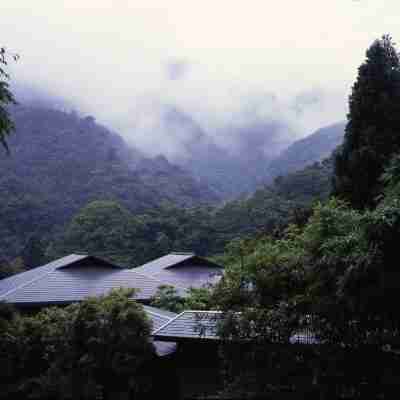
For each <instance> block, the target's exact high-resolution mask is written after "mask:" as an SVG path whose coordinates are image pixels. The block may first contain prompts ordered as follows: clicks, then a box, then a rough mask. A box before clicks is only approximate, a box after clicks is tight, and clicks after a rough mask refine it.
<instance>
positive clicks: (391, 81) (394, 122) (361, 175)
mask: <svg viewBox="0 0 400 400" xmlns="http://www.w3.org/2000/svg"><path fill="white" fill-rule="evenodd" d="M366 57H367V58H366V60H365V62H364V63H363V64H362V65H361V66H360V67H359V69H358V77H357V80H356V82H355V83H354V85H353V88H352V93H351V95H350V99H349V114H348V123H347V126H346V134H345V138H344V143H343V146H342V148H341V149H340V151H338V152H337V155H336V159H335V174H334V192H335V194H336V195H338V196H340V197H341V198H343V199H345V200H348V201H349V202H350V203H351V204H352V206H354V207H356V208H359V209H363V208H365V207H371V206H373V205H374V203H375V197H376V195H377V194H378V192H379V179H378V178H379V176H380V175H381V174H382V172H383V170H384V167H385V165H386V163H387V161H388V160H389V158H390V157H391V156H392V155H393V154H394V153H396V152H398V151H399V150H400V62H399V56H398V54H397V51H396V49H395V47H394V43H393V41H392V39H391V37H390V36H387V35H386V36H383V37H382V38H381V39H379V40H376V41H375V42H374V43H373V44H372V45H371V47H370V48H369V49H368V50H367V53H366Z"/></svg>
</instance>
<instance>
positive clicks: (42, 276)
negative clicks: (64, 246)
mask: <svg viewBox="0 0 400 400" xmlns="http://www.w3.org/2000/svg"><path fill="white" fill-rule="evenodd" d="M70 256H82V258H81V259H79V260H75V261H73V262H76V261H80V260H82V259H83V258H85V257H88V255H83V254H74V253H73V254H68V255H67V256H64V257H61V258H60V259H59V260H62V259H63V258H67V257H70ZM59 260H57V261H59ZM54 262H55V261H52V262H49V263H47V264H45V265H42V267H45V266H46V265H48V264H52V263H54ZM61 267H62V264H61V265H59V266H57V265H56V266H54V267H53V268H51V269H50V271H47V270H46V272H44V273H43V274H41V275H39V276H36V277H35V278H33V279H31V280H29V281H28V282H23V283H21V284H20V285H18V286H16V287H14V288H12V289H10V290H8V291H7V292H5V293H3V294H2V295H0V300H2V299H5V297H6V296H8V295H10V294H11V293H14V292H15V291H17V290H19V289H22V288H24V287H26V286H28V285H30V284H31V283H34V282H36V281H38V280H40V279H42V278H44V277H45V276H47V275H50V274H51V273H52V272H54V271H55V270H56V269H59V268H61ZM37 268H41V267H37ZM25 272H28V271H25ZM22 273H23V272H22Z"/></svg>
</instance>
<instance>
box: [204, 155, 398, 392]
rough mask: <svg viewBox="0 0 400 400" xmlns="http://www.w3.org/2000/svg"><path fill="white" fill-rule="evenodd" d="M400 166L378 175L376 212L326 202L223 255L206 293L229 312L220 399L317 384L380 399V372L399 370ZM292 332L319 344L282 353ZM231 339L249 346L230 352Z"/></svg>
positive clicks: (224, 327) (317, 387)
mask: <svg viewBox="0 0 400 400" xmlns="http://www.w3.org/2000/svg"><path fill="white" fill-rule="evenodd" d="M397 163H398V160H397V159H394V161H393V162H392V164H391V166H390V167H389V168H388V169H387V170H386V172H385V174H384V175H383V178H382V181H383V184H386V187H385V191H384V195H383V196H381V197H380V201H379V203H378V205H377V207H376V208H375V210H372V211H364V212H361V211H358V210H354V209H352V208H350V207H349V206H348V205H347V204H346V203H344V202H343V201H340V200H337V199H335V198H332V199H331V200H329V201H328V202H326V203H324V204H318V205H316V206H315V207H314V209H313V213H312V215H311V217H310V218H309V220H308V223H307V224H306V225H305V226H303V227H298V226H289V228H288V229H287V230H286V231H285V234H284V235H283V236H282V237H278V238H273V237H265V238H262V239H259V240H255V241H247V242H246V241H244V242H243V241H242V242H237V243H235V244H233V246H231V252H232V254H235V253H236V257H234V256H233V255H232V254H228V255H227V258H226V259H227V260H231V263H230V265H228V266H227V267H226V272H225V275H224V277H223V279H222V280H221V282H220V284H219V285H218V286H217V288H216V290H215V291H214V293H213V296H212V298H213V299H214V301H216V302H217V307H219V308H220V309H222V310H224V311H225V313H226V314H225V315H226V317H225V319H224V321H223V323H222V324H221V325H220V333H221V334H222V336H223V337H224V338H226V339H227V345H226V346H225V349H224V357H225V360H226V362H227V365H228V367H227V368H228V375H229V378H230V381H229V382H230V384H229V385H228V386H227V393H231V391H232V390H233V391H235V390H239V391H240V390H243V389H244V388H245V387H246V389H247V393H253V394H258V395H260V394H262V395H266V394H267V393H268V394H271V393H273V392H274V391H279V392H280V391H282V390H294V391H295V392H296V393H301V391H302V390H303V389H304V388H308V389H307V390H314V389H315V390H317V391H319V392H320V393H321V391H323V390H326V387H327V386H326V384H324V383H323V382H331V385H334V386H333V387H335V386H336V389H335V390H337V391H338V392H339V393H340V394H341V395H349V394H351V395H353V396H355V395H356V394H357V393H358V395H359V396H360V397H361V398H363V397H362V395H361V394H360V393H363V391H365V390H367V391H370V392H371V393H373V395H374V396H379V394H378V393H380V394H381V395H382V394H383V393H384V392H385V390H386V389H385V384H384V379H387V378H386V377H385V374H386V373H387V371H386V370H385V368H387V367H385V365H393V366H394V365H396V368H398V360H396V357H397V356H396V352H395V351H394V352H392V350H393V349H397V347H398V344H399V343H400V336H399V332H400V329H399V328H400V318H399V316H398V310H397V304H398V301H399V293H400V275H399V273H398V268H397V267H396V264H395V263H393V260H395V259H396V257H397V252H398V251H397V247H398V245H397V243H398V241H399V239H400V201H399V197H398V187H397V186H398V182H399V172H398V171H400V169H399V168H397ZM236 311H240V312H241V313H240V314H237V313H236ZM296 335H305V336H307V335H308V337H310V338H311V339H312V340H315V339H317V340H318V341H319V342H320V343H321V344H323V345H324V346H321V347H320V346H318V347H315V346H311V347H308V346H306V347H303V348H301V347H300V348H296V347H293V348H292V349H291V350H290V352H291V353H290V356H289V355H288V354H287V351H286V349H287V345H288V342H289V340H290V338H293V337H296ZM232 339H246V340H247V339H251V343H249V345H248V346H245V347H241V348H240V350H237V348H235V346H234V345H231V340H232ZM277 345H279V346H277ZM365 359H373V360H374V363H373V365H371V364H369V366H368V367H367V366H366V365H365ZM272 365H273V366H275V367H276V368H275V369H273V370H271V369H270V368H271V366H272ZM338 366H340V367H338ZM338 368H339V370H338ZM390 368H394V367H390ZM260 371H261V373H260ZM300 371H301V372H300ZM287 374H289V375H290V379H289V380H288V379H287V377H288V375H287ZM267 376H268V379H266V378H265V377H267ZM285 376H286V378H285ZM262 377H264V378H262ZM344 377H346V379H345V378H344ZM286 384H287V385H289V386H285V385H286ZM289 388H290V389H289Z"/></svg>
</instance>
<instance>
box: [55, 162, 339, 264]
mask: <svg viewBox="0 0 400 400" xmlns="http://www.w3.org/2000/svg"><path fill="white" fill-rule="evenodd" d="M331 174H332V159H327V160H326V161H324V162H322V163H315V164H313V165H312V166H309V167H307V168H305V169H304V170H301V171H298V172H295V173H293V174H289V175H287V176H284V177H280V178H277V179H276V180H275V182H274V184H272V185H270V186H267V187H265V188H262V189H259V190H257V191H256V192H255V193H254V194H253V195H252V196H250V197H248V198H243V199H239V200H234V201H230V202H227V203H226V204H224V205H223V206H217V207H210V206H209V207H192V208H180V207H176V206H175V207H167V206H163V207H158V208H152V209H148V210H147V211H146V212H145V213H142V214H134V213H132V212H130V211H129V210H128V209H127V208H126V207H123V206H122V205H121V204H119V203H117V202H110V201H108V202H99V201H95V202H92V203H90V204H88V205H87V206H85V207H84V208H83V209H81V210H80V211H79V213H77V214H76V215H75V216H74V217H73V219H72V221H71V222H70V224H69V225H68V226H67V227H66V229H65V230H64V231H63V232H62V233H61V234H60V236H59V237H58V238H57V239H55V240H52V241H51V243H50V244H49V246H48V248H47V256H48V258H50V259H53V258H56V257H61V256H63V255H65V254H69V253H71V252H74V251H75V252H76V251H82V252H87V253H90V254H93V255H98V256H101V257H104V258H106V259H110V260H112V261H115V262H118V263H121V264H125V265H129V266H137V265H140V264H142V263H144V262H146V261H148V260H151V259H152V258H155V257H157V256H160V255H162V254H165V253H167V252H169V251H172V250H186V251H195V252H196V253H198V254H200V255H207V256H211V255H215V254H219V253H222V252H223V251H224V248H225V246H226V245H227V244H228V243H229V242H230V241H232V240H233V239H236V238H242V239H243V238H248V237H258V236H263V235H266V234H267V235H278V236H279V235H280V234H281V233H282V231H283V229H284V228H285V227H286V226H287V225H288V224H289V223H290V222H298V223H304V222H305V220H306V219H307V217H308V214H309V210H310V207H311V206H312V204H314V203H315V202H316V201H318V200H325V199H326V198H327V197H328V195H329V193H330V190H331Z"/></svg>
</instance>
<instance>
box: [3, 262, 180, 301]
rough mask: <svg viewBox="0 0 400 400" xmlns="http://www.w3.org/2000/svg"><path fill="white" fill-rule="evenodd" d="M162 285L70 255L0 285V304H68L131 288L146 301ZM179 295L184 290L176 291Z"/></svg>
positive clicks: (134, 274)
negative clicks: (3, 302)
mask: <svg viewBox="0 0 400 400" xmlns="http://www.w3.org/2000/svg"><path fill="white" fill-rule="evenodd" d="M162 284H165V283H164V282H163V281H160V280H158V279H156V278H152V277H149V276H145V275H143V274H140V273H137V272H136V271H134V270H129V269H122V268H119V267H117V266H114V265H112V264H108V263H105V262H104V261H103V260H100V259H97V258H95V257H90V256H80V255H70V256H67V257H63V258H62V259H59V260H56V261H54V262H52V263H49V264H46V265H44V266H42V267H38V268H35V269H32V270H30V271H27V272H23V273H21V274H17V275H15V276H12V277H10V278H7V279H4V280H2V281H0V301H1V300H3V301H6V302H9V303H13V304H16V305H21V306H23V305H26V306H40V305H50V304H69V303H72V302H76V301H81V300H83V299H84V298H86V297H88V296H98V295H102V294H106V293H108V292H109V291H110V290H111V289H113V288H119V287H123V288H133V289H136V293H135V294H134V296H133V298H134V299H136V300H139V301H140V300H142V301H146V300H149V299H150V298H151V297H153V296H154V294H155V293H156V292H157V290H158V287H159V286H160V285H162ZM177 291H178V294H179V295H181V296H184V295H185V290H184V289H181V288H179V287H178V288H177Z"/></svg>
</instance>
